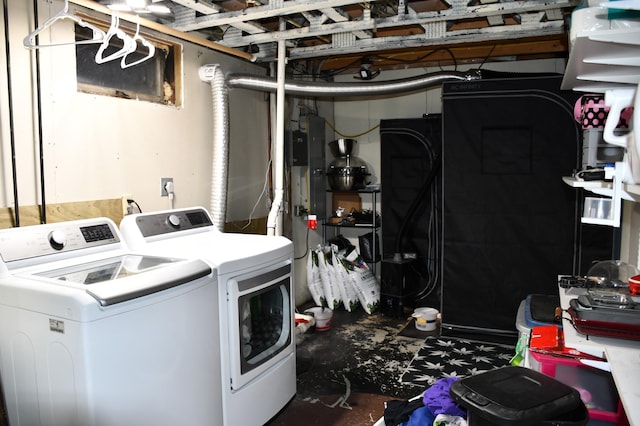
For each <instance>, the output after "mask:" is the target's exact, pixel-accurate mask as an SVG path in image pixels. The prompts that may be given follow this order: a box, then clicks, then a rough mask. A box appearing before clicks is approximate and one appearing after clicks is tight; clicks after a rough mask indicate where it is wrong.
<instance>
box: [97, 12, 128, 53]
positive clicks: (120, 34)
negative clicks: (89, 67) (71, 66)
mask: <svg viewBox="0 0 640 426" xmlns="http://www.w3.org/2000/svg"><path fill="white" fill-rule="evenodd" d="M119 26H120V18H119V17H118V15H117V14H115V13H114V14H113V15H111V26H110V27H109V30H108V31H107V34H106V35H105V38H104V40H103V41H102V44H101V45H100V47H99V48H98V52H96V63H98V64H104V63H105V62H109V61H112V60H114V59H118V58H121V57H122V56H124V55H127V54H128V53H130V52H132V51H135V49H136V47H137V44H136V42H135V41H134V40H133V39H132V38H131V37H129V36H128V35H127V33H125V32H124V31H122V30H121V29H120V28H119ZM114 37H116V38H119V39H120V40H122V48H120V49H118V50H117V51H115V52H113V53H111V54H109V55H106V56H105V51H106V50H107V49H108V48H109V45H110V43H111V39H113V38H114Z"/></svg>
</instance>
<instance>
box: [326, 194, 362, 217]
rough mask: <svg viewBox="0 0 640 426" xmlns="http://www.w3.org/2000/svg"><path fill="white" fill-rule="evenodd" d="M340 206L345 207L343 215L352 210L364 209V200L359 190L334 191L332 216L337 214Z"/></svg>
mask: <svg viewBox="0 0 640 426" xmlns="http://www.w3.org/2000/svg"><path fill="white" fill-rule="evenodd" d="M338 207H342V208H343V209H344V213H343V216H347V215H348V214H349V213H351V211H352V210H355V211H358V212H359V211H361V210H362V200H361V199H360V195H359V194H358V193H357V192H333V193H332V200H331V216H335V215H336V210H337V209H338Z"/></svg>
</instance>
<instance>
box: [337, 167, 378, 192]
mask: <svg viewBox="0 0 640 426" xmlns="http://www.w3.org/2000/svg"><path fill="white" fill-rule="evenodd" d="M369 175H370V174H369V173H367V172H366V168H363V167H334V168H329V170H328V171H327V179H328V181H329V187H330V188H331V189H332V190H334V191H354V190H357V189H363V188H364V187H365V186H367V182H366V179H367V176H369Z"/></svg>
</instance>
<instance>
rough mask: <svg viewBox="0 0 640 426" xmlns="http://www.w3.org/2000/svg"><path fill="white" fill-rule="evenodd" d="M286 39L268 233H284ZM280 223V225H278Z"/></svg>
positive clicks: (282, 44) (280, 53)
mask: <svg viewBox="0 0 640 426" xmlns="http://www.w3.org/2000/svg"><path fill="white" fill-rule="evenodd" d="M280 27H281V28H280V29H281V31H284V29H285V26H284V21H281V22H280ZM286 66H287V64H286V44H285V40H279V41H278V73H277V74H278V75H277V82H278V88H277V91H276V140H275V145H274V150H273V151H274V156H275V158H274V161H273V163H272V164H273V167H274V169H275V181H274V191H273V203H272V204H271V211H270V212H269V216H268V217H267V235H282V215H281V214H280V208H281V207H282V200H283V198H284V95H285V93H284V83H285V69H286ZM278 225H279V226H278Z"/></svg>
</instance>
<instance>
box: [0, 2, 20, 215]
mask: <svg viewBox="0 0 640 426" xmlns="http://www.w3.org/2000/svg"><path fill="white" fill-rule="evenodd" d="M2 3H3V8H4V11H3V13H4V41H5V52H6V57H7V97H8V100H9V135H10V138H11V169H12V173H13V203H14V208H13V210H14V211H13V213H14V226H16V227H18V226H20V209H19V203H18V173H17V169H16V139H15V135H14V133H13V93H12V91H11V48H10V47H9V7H8V5H7V0H3V2H2Z"/></svg>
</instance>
